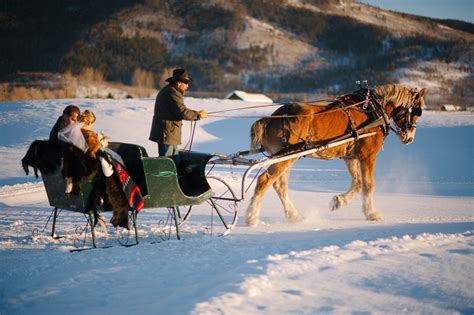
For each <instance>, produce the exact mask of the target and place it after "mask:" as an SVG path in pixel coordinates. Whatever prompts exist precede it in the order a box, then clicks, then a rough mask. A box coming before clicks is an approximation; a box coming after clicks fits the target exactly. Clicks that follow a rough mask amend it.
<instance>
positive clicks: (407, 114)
mask: <svg viewBox="0 0 474 315" xmlns="http://www.w3.org/2000/svg"><path fill="white" fill-rule="evenodd" d="M422 112H423V110H422V109H421V107H415V105H414V104H411V105H410V106H408V107H405V108H403V109H402V110H401V111H399V112H398V113H396V114H395V115H393V116H392V119H393V121H394V123H395V128H396V130H395V129H393V127H392V126H391V125H390V129H392V130H393V132H395V133H396V134H397V135H400V136H405V135H406V133H407V130H410V129H412V128H413V129H416V123H414V122H413V117H415V116H419V117H420V116H421V114H422ZM403 118H405V124H403V125H402V126H399V125H398V122H399V121H401V120H402V119H403Z"/></svg>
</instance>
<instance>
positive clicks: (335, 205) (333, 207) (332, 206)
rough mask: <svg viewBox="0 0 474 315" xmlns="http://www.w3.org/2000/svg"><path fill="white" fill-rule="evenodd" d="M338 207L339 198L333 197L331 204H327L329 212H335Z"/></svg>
mask: <svg viewBox="0 0 474 315" xmlns="http://www.w3.org/2000/svg"><path fill="white" fill-rule="evenodd" d="M340 207H342V201H341V198H340V197H339V196H334V197H333V198H332V200H331V203H330V204H329V208H330V209H331V211H334V210H337V209H339V208H340Z"/></svg>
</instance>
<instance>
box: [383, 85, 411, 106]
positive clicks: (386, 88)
mask: <svg viewBox="0 0 474 315" xmlns="http://www.w3.org/2000/svg"><path fill="white" fill-rule="evenodd" d="M374 90H375V94H376V95H378V96H380V97H381V98H383V104H387V103H388V102H391V103H392V104H394V105H395V106H397V107H398V106H403V107H408V106H410V105H411V104H413V101H414V97H415V95H414V94H413V93H412V92H413V90H409V89H407V88H406V87H404V86H403V85H400V84H387V85H381V86H378V87H376V88H375V89H374Z"/></svg>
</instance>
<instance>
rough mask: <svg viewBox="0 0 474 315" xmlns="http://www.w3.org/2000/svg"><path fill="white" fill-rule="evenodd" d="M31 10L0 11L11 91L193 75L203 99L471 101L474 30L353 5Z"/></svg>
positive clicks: (150, 0)
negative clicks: (88, 72)
mask: <svg viewBox="0 0 474 315" xmlns="http://www.w3.org/2000/svg"><path fill="white" fill-rule="evenodd" d="M24 3H25V4H22V5H18V4H15V2H4V3H3V4H2V6H1V7H0V10H1V12H0V22H2V23H0V25H2V26H1V27H0V44H1V45H2V47H5V49H2V51H1V52H0V54H1V56H0V57H1V58H0V60H2V61H1V63H2V64H1V67H0V68H1V69H0V77H2V78H3V80H4V81H5V80H6V81H9V80H11V79H12V78H14V75H15V73H17V71H49V72H68V71H69V72H71V73H72V74H75V75H76V74H80V73H81V72H82V71H83V70H84V69H85V68H93V69H96V70H97V71H100V72H101V73H102V74H103V76H104V77H105V79H106V80H108V81H119V82H122V83H125V84H132V83H134V81H136V80H137V73H139V74H141V75H142V76H148V77H151V78H152V81H153V83H152V85H154V86H155V87H157V86H159V85H161V84H162V82H163V80H164V78H166V77H167V76H168V75H169V73H170V71H171V70H172V68H173V67H175V66H184V67H187V68H188V69H189V71H190V72H191V73H192V75H193V77H194V78H195V79H196V80H195V84H194V85H193V90H194V91H209V92H225V91H228V90H230V89H236V88H239V89H246V90H258V91H264V92H278V93H301V92H303V93H313V94H316V93H329V94H338V93H343V92H347V91H348V90H352V89H353V88H354V82H355V81H356V80H363V79H367V80H368V81H369V82H370V83H371V84H374V85H375V84H377V85H378V84H384V83H393V82H401V83H405V84H409V85H420V86H424V87H428V88H429V89H430V93H429V97H430V98H431V99H430V100H431V101H437V102H441V101H444V102H448V101H459V102H463V103H465V104H464V105H469V103H470V102H471V100H472V98H473V97H474V86H473V83H472V82H473V80H472V74H471V73H472V68H473V61H472V60H473V47H474V46H473V42H474V34H473V31H472V30H473V25H472V24H470V23H465V22H461V21H452V20H446V21H445V20H434V19H428V18H423V17H418V16H412V15H408V14H400V13H396V12H392V11H386V10H381V9H379V8H376V7H371V6H368V5H366V4H359V3H357V2H354V1H350V0H344V1H343V0H340V1H335V0H262V1H251V0H243V1H223V0H207V1H182V2H175V1H171V0H145V1H141V2H133V1H101V2H92V1H67V2H57V1H52V0H47V1H43V2H41V4H39V3H38V2H37V1H31V0H28V1H24ZM25 7H26V8H28V10H25V9H24V8H25ZM12 75H13V77H12Z"/></svg>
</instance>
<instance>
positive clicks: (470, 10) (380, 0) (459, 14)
mask: <svg viewBox="0 0 474 315" xmlns="http://www.w3.org/2000/svg"><path fill="white" fill-rule="evenodd" d="M359 2H364V3H368V4H371V5H374V6H378V7H380V8H381V9H388V10H393V11H398V12H404V13H410V14H416V15H421V16H427V17H432V18H438V19H456V20H463V21H467V22H470V23H474V0H359Z"/></svg>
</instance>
